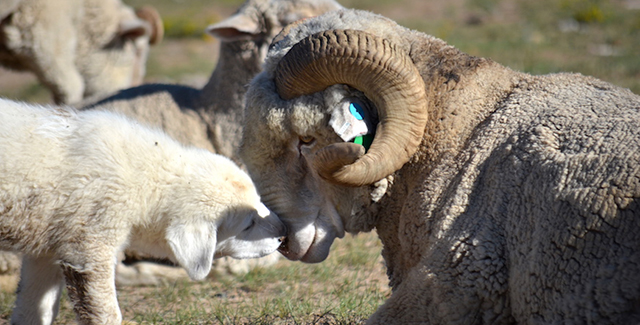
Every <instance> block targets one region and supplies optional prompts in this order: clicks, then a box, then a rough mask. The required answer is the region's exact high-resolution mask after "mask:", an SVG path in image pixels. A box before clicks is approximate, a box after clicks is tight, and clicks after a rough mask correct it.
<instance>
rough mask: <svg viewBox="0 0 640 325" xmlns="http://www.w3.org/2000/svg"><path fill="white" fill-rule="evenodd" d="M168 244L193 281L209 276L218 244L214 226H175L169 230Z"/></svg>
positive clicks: (181, 224) (199, 224) (192, 224)
mask: <svg viewBox="0 0 640 325" xmlns="http://www.w3.org/2000/svg"><path fill="white" fill-rule="evenodd" d="M167 242H168V243H169V246H170V247H171V250H172V251H173V254H174V256H175V257H176V260H177V262H178V263H179V264H180V265H181V266H182V267H183V268H185V269H186V270H187V273H188V274H189V277H190V278H191V279H193V280H202V279H204V278H205V277H206V276H207V275H208V274H209V271H211V263H213V254H214V253H215V251H216V242H217V240H216V231H215V228H214V227H213V226H212V225H210V224H207V223H205V222H200V223H191V224H183V223H179V224H176V225H173V226H171V227H169V229H167Z"/></svg>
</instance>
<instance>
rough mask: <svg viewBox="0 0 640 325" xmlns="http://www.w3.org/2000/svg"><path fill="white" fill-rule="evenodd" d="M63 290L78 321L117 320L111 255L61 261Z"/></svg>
mask: <svg viewBox="0 0 640 325" xmlns="http://www.w3.org/2000/svg"><path fill="white" fill-rule="evenodd" d="M61 266H62V273H63V274H64V278H65V280H66V283H67V292H68V294H69V298H70V300H71V302H72V303H73V310H74V311H75V313H76V317H77V320H78V323H80V324H120V323H121V321H122V315H121V313H120V308H118V300H117V298H116V287H115V263H114V258H105V259H102V260H91V261H89V262H88V263H82V264H72V263H66V262H62V263H61Z"/></svg>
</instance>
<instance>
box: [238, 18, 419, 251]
mask: <svg viewBox="0 0 640 325" xmlns="http://www.w3.org/2000/svg"><path fill="white" fill-rule="evenodd" d="M343 14H349V12H346V13H343V12H334V13H330V14H328V15H334V16H335V15H337V16H340V17H334V18H337V19H336V20H345V19H346V18H344V17H342V16H341V15H343ZM324 17H326V15H325V16H324ZM356 18H357V17H356ZM321 19H323V17H322V16H321V17H318V18H317V20H314V19H310V20H309V21H308V22H304V23H302V25H304V24H307V23H308V24H310V25H317V24H318V20H321ZM346 20H348V19H346ZM302 25H300V26H302ZM296 28H298V26H293V27H288V28H287V29H285V31H284V32H283V33H291V35H293V34H296V33H298V32H299V31H298V30H296ZM298 34H299V33H298ZM276 39H282V40H283V41H282V42H287V40H289V39H288V38H287V35H280V36H279V37H276ZM283 48H284V49H285V50H287V51H286V54H282V53H283V52H285V51H283ZM272 49H273V51H274V52H276V53H280V54H281V57H278V56H277V55H273V56H271V57H270V58H269V57H268V58H267V66H266V68H265V72H264V73H262V74H260V75H258V77H256V79H254V81H253V82H252V84H251V86H250V88H249V91H248V93H247V96H246V103H245V104H246V108H245V127H244V134H243V145H242V148H241V155H242V157H243V159H244V162H245V163H246V164H247V167H248V169H249V172H250V174H251V176H252V178H253V179H254V181H255V182H256V186H257V187H258V191H259V192H260V194H261V195H262V198H263V200H264V202H265V204H266V205H267V207H268V208H269V209H272V210H273V211H274V212H275V213H277V214H278V215H279V216H280V217H281V218H282V220H283V221H284V222H285V224H287V226H288V230H289V233H288V238H287V240H286V242H285V244H284V245H283V246H282V247H281V252H282V253H283V254H284V255H285V256H287V257H288V258H290V259H292V260H302V261H304V262H320V261H322V260H324V259H325V258H326V257H327V255H328V253H329V248H330V246H331V244H332V242H333V240H334V239H335V238H336V237H342V236H343V234H344V231H345V229H346V230H347V231H349V230H351V229H352V228H351V227H352V225H353V224H357V223H358V221H355V220H354V218H357V217H355V216H357V215H358V214H360V213H361V210H362V208H363V207H366V206H367V205H369V204H371V201H372V195H371V194H372V193H374V192H376V191H375V188H376V186H377V185H376V184H378V182H379V181H381V180H382V179H384V178H386V177H387V176H388V175H390V174H392V173H393V172H395V171H396V170H398V169H400V168H401V167H402V166H403V165H404V164H405V163H406V162H407V161H408V160H409V159H410V157H411V156H412V155H413V154H414V153H415V151H416V149H417V147H418V145H419V144H420V142H421V140H422V134H423V132H424V126H425V124H426V118H427V116H426V111H427V110H426V107H425V106H426V99H425V98H426V95H425V86H424V82H423V80H422V78H421V77H420V74H419V73H418V71H417V69H416V67H415V66H414V65H413V62H412V61H411V59H410V58H409V56H408V55H407V54H406V52H405V50H404V48H402V47H400V46H396V45H395V44H393V42H390V41H389V40H387V39H385V38H381V37H376V36H375V35H373V34H370V33H367V32H363V31H359V30H327V31H322V32H320V33H316V34H312V35H309V36H307V37H306V38H303V39H302V40H300V41H299V42H297V43H295V44H294V45H292V46H290V48H288V49H287V48H286V46H284V47H283V46H281V45H280V44H275V45H274V46H273V48H272ZM364 135H366V136H369V137H370V138H372V142H371V144H370V145H368V144H367V143H364V142H361V141H355V140H354V137H357V136H364ZM374 196H375V195H374ZM345 225H346V227H345ZM356 231H357V229H356Z"/></svg>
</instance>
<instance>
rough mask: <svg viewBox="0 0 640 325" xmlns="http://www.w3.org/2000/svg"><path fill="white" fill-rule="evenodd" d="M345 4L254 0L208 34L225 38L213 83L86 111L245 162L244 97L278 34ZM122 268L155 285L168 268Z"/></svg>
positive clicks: (231, 268)
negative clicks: (240, 151) (241, 150)
mask: <svg viewBox="0 0 640 325" xmlns="http://www.w3.org/2000/svg"><path fill="white" fill-rule="evenodd" d="M340 8H342V7H341V6H340V5H339V4H338V3H337V2H335V1H334V0H248V1H246V2H245V3H244V4H243V5H242V6H241V7H240V8H239V9H238V10H237V12H236V13H235V14H233V15H232V16H231V17H228V18H227V19H225V20H223V21H220V22H218V23H216V24H213V25H211V26H209V27H208V28H207V32H208V33H209V34H211V35H213V36H214V37H216V38H218V39H219V40H220V50H219V57H218V62H217V64H216V67H215V70H214V71H213V73H212V74H211V77H210V79H209V81H208V82H207V84H206V85H205V86H204V87H203V88H201V89H196V88H192V87H188V86H183V85H174V84H146V85H141V86H138V87H134V88H129V89H125V90H122V91H119V92H118V93H116V94H114V95H113V96H109V97H107V98H104V99H100V100H97V101H94V102H87V103H83V104H82V105H81V106H82V107H83V108H81V109H83V110H84V109H103V110H110V111H116V112H120V113H123V114H125V115H127V116H130V117H132V118H134V119H136V120H138V121H140V122H142V123H145V124H148V125H152V126H156V127H159V128H161V129H163V130H164V131H165V132H167V133H168V134H169V135H171V136H172V137H173V138H174V139H176V140H178V141H180V142H182V143H184V144H189V145H194V146H197V147H200V148H204V149H208V150H211V151H213V152H215V153H218V154H221V155H224V156H227V157H229V158H231V159H232V160H233V161H234V162H236V163H239V164H241V161H240V159H239V158H238V156H237V148H238V147H239V146H240V139H241V137H242V100H243V98H244V94H245V92H246V86H247V84H248V83H249V82H250V81H251V79H252V78H253V77H254V76H255V75H256V74H257V73H259V72H260V71H261V70H262V64H263V62H264V57H265V55H266V53H267V49H268V46H269V44H270V43H271V40H272V39H273V37H275V36H276V35H277V34H278V33H279V32H280V30H281V29H282V27H283V26H285V25H287V24H288V23H291V22H293V21H296V20H299V19H304V18H308V17H312V16H316V15H319V14H322V13H324V12H327V11H329V10H335V9H340ZM277 258H278V255H270V256H268V257H266V258H264V259H261V260H255V261H253V260H251V261H249V260H247V261H244V260H243V261H237V260H230V259H222V260H218V261H216V264H217V265H216V270H217V271H218V272H219V273H222V274H224V273H232V274H242V273H246V272H248V271H249V270H250V269H252V268H253V267H254V266H255V265H261V266H268V265H271V264H273V263H275V262H276V261H277ZM120 269H122V272H119V273H118V281H119V283H123V284H124V283H127V284H144V283H147V284H154V283H157V282H158V281H159V279H161V278H162V277H163V275H164V274H166V272H165V271H164V270H161V271H159V272H156V271H154V268H146V269H145V271H144V273H145V274H142V273H143V272H139V270H135V269H129V270H125V269H124V268H120Z"/></svg>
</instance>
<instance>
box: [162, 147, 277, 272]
mask: <svg viewBox="0 0 640 325" xmlns="http://www.w3.org/2000/svg"><path fill="white" fill-rule="evenodd" d="M202 156H203V157H200V158H201V159H198V161H197V162H195V163H193V164H189V165H185V166H184V169H185V171H184V174H183V175H181V176H182V177H181V178H180V181H179V182H178V183H179V184H172V185H177V186H172V187H176V188H175V189H174V190H173V191H172V192H173V197H170V198H167V199H169V200H170V202H171V204H172V206H171V207H170V210H172V211H173V212H174V213H173V214H174V216H173V217H170V219H171V220H170V222H169V224H168V227H167V229H166V232H165V234H166V240H167V242H168V244H169V247H170V248H171V251H172V252H173V255H174V257H175V260H176V261H177V262H178V263H179V264H180V265H181V266H182V267H184V268H185V269H186V270H187V273H189V276H190V277H191V278H192V279H194V280H198V279H203V278H204V277H206V276H207V274H209V271H210V270H211V263H212V262H213V259H214V257H215V258H219V257H224V256H230V257H233V258H240V259H241V258H257V257H262V256H265V255H268V254H271V253H273V252H274V251H275V250H276V249H278V247H279V246H280V244H281V243H282V240H283V238H284V236H285V234H286V228H285V226H284V224H283V223H282V222H281V221H280V219H279V218H278V216H277V215H275V214H274V213H273V212H271V211H270V210H269V209H267V207H266V206H265V205H264V204H262V202H261V201H260V196H259V195H258V193H257V191H256V188H255V186H254V185H253V182H252V181H251V179H250V178H249V176H248V175H247V174H246V173H245V172H243V171H242V170H241V169H240V168H238V167H237V166H236V165H235V164H234V163H233V162H231V161H230V160H228V159H226V158H224V157H222V156H218V155H211V154H210V153H203V155H202Z"/></svg>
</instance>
